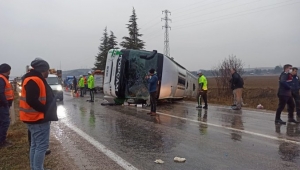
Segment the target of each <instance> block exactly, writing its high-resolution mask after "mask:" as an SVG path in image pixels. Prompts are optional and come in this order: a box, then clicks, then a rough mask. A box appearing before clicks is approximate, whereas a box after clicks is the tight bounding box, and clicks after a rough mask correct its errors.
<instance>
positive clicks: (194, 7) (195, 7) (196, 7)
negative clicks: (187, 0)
mask: <svg viewBox="0 0 300 170" xmlns="http://www.w3.org/2000/svg"><path fill="white" fill-rule="evenodd" d="M220 1H222V0H219V1H215V2H210V3H208V4H204V5H201V7H205V6H208V5H211V4H214V3H217V2H220ZM193 9H199V7H198V5H196V6H193V8H191V9H188V10H185V11H181V12H178V13H176V14H180V13H185V12H187V11H190V10H193ZM196 12H198V11H196ZM173 13H174V12H173ZM183 15H186V14H183Z"/></svg>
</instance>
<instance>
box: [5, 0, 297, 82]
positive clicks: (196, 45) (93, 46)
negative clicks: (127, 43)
mask: <svg viewBox="0 0 300 170" xmlns="http://www.w3.org/2000/svg"><path fill="white" fill-rule="evenodd" d="M132 7H134V8H135V9H136V14H137V16H138V25H139V28H140V33H141V34H143V37H142V39H143V40H144V41H145V42H146V50H149V51H152V50H154V49H156V50H158V51H159V52H161V53H163V46H164V42H163V41H164V31H163V30H162V25H163V24H164V22H162V21H161V20H160V19H161V18H162V17H164V15H162V10H165V9H168V10H170V11H171V16H170V18H171V19H172V23H170V26H171V28H172V29H171V31H170V51H171V52H170V53H171V57H174V58H175V60H176V61H177V62H179V63H180V64H182V65H183V66H185V67H186V68H187V69H188V70H198V69H211V68H212V67H213V66H215V65H216V64H217V63H218V62H220V61H221V60H222V59H224V58H225V57H228V56H229V55H230V54H233V55H236V56H237V57H238V58H241V59H242V60H243V61H244V62H245V67H247V68H248V67H249V66H250V67H273V66H275V65H278V64H285V63H292V64H295V65H297V66H300V55H299V54H300V0H109V1H100V0H94V1H91V0H81V1H80V0H50V1H49V0H0V24H1V26H0V57H1V60H0V62H1V63H4V62H5V63H8V64H10V65H11V66H12V75H14V76H19V75H21V74H23V73H24V72H25V66H26V65H27V64H30V62H31V61H32V60H33V59H34V58H36V57H41V58H43V59H45V60H47V61H48V62H49V63H50V65H51V67H52V68H56V69H59V66H60V62H61V66H62V69H63V70H70V69H76V68H92V67H93V64H94V62H95V55H97V53H98V46H99V44H100V38H101V37H102V34H103V30H104V28H105V27H106V26H107V27H108V30H112V31H114V33H115V35H116V36H117V40H118V42H120V41H121V39H122V37H123V36H126V35H128V30H127V29H126V24H127V23H128V20H129V16H130V15H131V13H132Z"/></svg>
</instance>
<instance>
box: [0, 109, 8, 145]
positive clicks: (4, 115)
mask: <svg viewBox="0 0 300 170" xmlns="http://www.w3.org/2000/svg"><path fill="white" fill-rule="evenodd" d="M9 124H10V119H9V107H8V106H0V143H2V142H4V141H5V140H6V135H7V130H8V127H9Z"/></svg>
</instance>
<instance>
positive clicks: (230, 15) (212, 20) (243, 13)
mask: <svg viewBox="0 0 300 170" xmlns="http://www.w3.org/2000/svg"><path fill="white" fill-rule="evenodd" d="M297 3H300V1H298V2H295V3H290V4H283V5H279V4H282V3H277V4H273V5H272V6H274V5H279V6H276V7H273V8H267V9H263V8H265V7H268V6H264V7H261V8H256V9H251V10H248V11H243V12H240V13H235V14H240V15H232V14H229V15H225V17H224V16H222V17H217V18H212V19H209V20H203V21H201V22H198V23H191V24H189V25H186V24H184V25H179V26H178V27H176V28H175V30H178V29H182V28H186V27H191V26H194V25H200V24H206V23H210V22H215V21H220V20H224V19H228V18H234V17H238V16H242V15H247V14H252V13H257V12H261V11H266V10H270V9H274V8H278V7H281V6H286V5H292V4H297ZM257 9H262V10H258V11H253V10H257ZM249 11H253V12H249ZM245 12H246V13H245ZM226 16H227V17H226ZM218 18H219V19H218ZM180 26H181V27H180Z"/></svg>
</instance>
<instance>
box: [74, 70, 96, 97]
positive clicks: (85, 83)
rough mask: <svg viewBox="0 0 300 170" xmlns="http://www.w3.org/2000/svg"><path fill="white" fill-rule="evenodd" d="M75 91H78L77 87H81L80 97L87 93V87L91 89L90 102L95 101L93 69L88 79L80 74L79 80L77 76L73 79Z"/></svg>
mask: <svg viewBox="0 0 300 170" xmlns="http://www.w3.org/2000/svg"><path fill="white" fill-rule="evenodd" d="M73 87H74V92H75V93H77V87H79V89H80V97H84V95H86V91H87V89H89V91H90V97H91V100H87V101H89V102H94V98H95V79H94V76H93V74H92V72H91V71H89V72H88V79H86V77H85V76H82V75H80V77H79V81H78V82H77V79H76V77H75V76H74V79H73Z"/></svg>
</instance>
